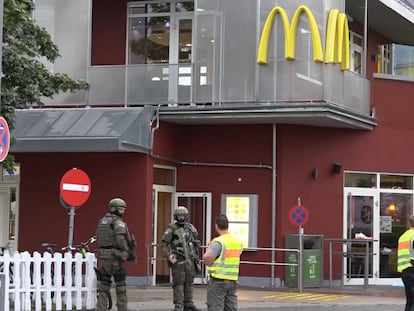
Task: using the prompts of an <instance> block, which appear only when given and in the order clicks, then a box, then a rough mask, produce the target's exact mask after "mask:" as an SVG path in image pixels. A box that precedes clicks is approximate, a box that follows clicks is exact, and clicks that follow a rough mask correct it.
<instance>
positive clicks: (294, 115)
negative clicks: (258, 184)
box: [160, 102, 377, 130]
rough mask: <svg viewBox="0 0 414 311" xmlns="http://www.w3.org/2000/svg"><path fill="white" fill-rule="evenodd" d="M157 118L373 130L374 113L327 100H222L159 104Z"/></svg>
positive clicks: (213, 122)
mask: <svg viewBox="0 0 414 311" xmlns="http://www.w3.org/2000/svg"><path fill="white" fill-rule="evenodd" d="M160 120H162V121H167V122H171V123H177V124H209V125H212V124H272V123H275V124H296V125H308V126H322V127H333V128H348V129H356V130H373V129H374V127H375V126H377V120H376V119H375V117H374V116H364V115H362V114H360V113H357V112H355V111H353V110H350V109H347V108H346V107H343V106H340V105H335V104H332V103H327V102H314V103H311V102H306V103H303V102H301V103H291V102H288V103H272V104H270V103H269V104H260V103H257V104H254V103H250V104H249V105H246V104H245V103H244V104H222V105H220V106H211V105H210V106H209V105H205V106H202V105H197V106H191V105H189V106H180V107H172V108H169V107H161V108H160Z"/></svg>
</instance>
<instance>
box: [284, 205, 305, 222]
mask: <svg viewBox="0 0 414 311" xmlns="http://www.w3.org/2000/svg"><path fill="white" fill-rule="evenodd" d="M308 219H309V212H308V210H307V209H306V207H304V206H302V205H296V206H294V207H292V208H291V209H290V212H289V220H290V222H291V223H292V224H293V225H295V226H298V227H299V226H303V225H304V224H306V223H307V222H308Z"/></svg>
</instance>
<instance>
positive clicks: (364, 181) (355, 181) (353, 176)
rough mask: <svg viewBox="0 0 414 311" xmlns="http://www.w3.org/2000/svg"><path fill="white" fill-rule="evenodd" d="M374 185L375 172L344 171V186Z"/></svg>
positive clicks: (375, 179) (370, 186)
mask: <svg viewBox="0 0 414 311" xmlns="http://www.w3.org/2000/svg"><path fill="white" fill-rule="evenodd" d="M376 185H377V175H376V174H364V173H345V187H359V188H376Z"/></svg>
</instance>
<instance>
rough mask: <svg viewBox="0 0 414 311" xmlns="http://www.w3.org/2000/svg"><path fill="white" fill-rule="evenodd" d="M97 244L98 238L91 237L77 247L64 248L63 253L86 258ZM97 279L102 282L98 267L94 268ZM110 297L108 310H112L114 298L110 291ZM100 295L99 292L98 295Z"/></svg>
mask: <svg viewBox="0 0 414 311" xmlns="http://www.w3.org/2000/svg"><path fill="white" fill-rule="evenodd" d="M95 242H96V236H91V237H90V238H89V239H88V240H87V241H85V242H82V243H80V244H77V245H71V246H65V247H63V248H62V251H63V252H71V253H80V254H81V255H82V258H85V257H86V253H89V252H92V251H91V245H92V244H93V243H95ZM94 270H95V274H96V279H97V280H98V282H99V281H100V280H101V272H100V271H99V269H98V268H97V267H94ZM72 274H73V275H74V274H75V267H74V266H73V267H72ZM105 294H106V295H107V297H108V306H107V310H111V309H112V296H111V293H110V292H109V291H108V292H106V293H105ZM97 295H99V292H98V293H97Z"/></svg>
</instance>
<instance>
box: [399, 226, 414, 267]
mask: <svg viewBox="0 0 414 311" xmlns="http://www.w3.org/2000/svg"><path fill="white" fill-rule="evenodd" d="M413 240H414V230H412V229H409V230H407V231H405V232H404V233H403V235H401V236H400V238H399V239H398V264H397V270H398V272H402V271H403V270H404V269H407V268H409V267H412V264H411V259H414V258H413V254H414V250H413Z"/></svg>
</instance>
